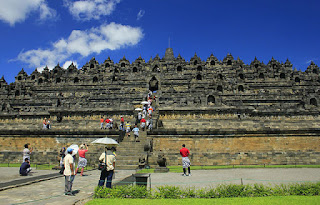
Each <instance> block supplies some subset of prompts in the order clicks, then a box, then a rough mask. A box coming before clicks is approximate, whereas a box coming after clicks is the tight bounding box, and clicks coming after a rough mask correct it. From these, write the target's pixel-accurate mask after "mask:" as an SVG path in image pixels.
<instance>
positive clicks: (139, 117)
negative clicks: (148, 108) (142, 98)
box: [138, 112, 142, 122]
mask: <svg viewBox="0 0 320 205" xmlns="http://www.w3.org/2000/svg"><path fill="white" fill-rule="evenodd" d="M141 119H142V113H141V112H138V121H139V122H140V120H141Z"/></svg>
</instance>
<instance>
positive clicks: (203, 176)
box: [148, 167, 320, 188]
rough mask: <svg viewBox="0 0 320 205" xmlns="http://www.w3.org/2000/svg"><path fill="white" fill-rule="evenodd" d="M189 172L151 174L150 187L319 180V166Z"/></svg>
mask: <svg viewBox="0 0 320 205" xmlns="http://www.w3.org/2000/svg"><path fill="white" fill-rule="evenodd" d="M181 171H182V168H181ZM191 174H192V176H182V173H161V174H160V173H157V174H151V184H152V188H156V187H157V186H162V185H174V186H181V187H196V188H203V187H214V186H217V185H219V184H230V183H232V184H241V179H242V183H243V184H255V183H260V184H265V185H275V184H289V183H301V182H319V181H320V168H287V169H284V168H270V169H269V168H264V169H258V168H255V169H244V168H241V169H216V170H194V171H192V167H191ZM148 183H149V181H148ZM148 187H149V184H148Z"/></svg>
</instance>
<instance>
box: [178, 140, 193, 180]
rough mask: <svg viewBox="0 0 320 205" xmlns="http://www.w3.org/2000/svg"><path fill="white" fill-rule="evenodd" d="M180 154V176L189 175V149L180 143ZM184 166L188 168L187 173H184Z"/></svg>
mask: <svg viewBox="0 0 320 205" xmlns="http://www.w3.org/2000/svg"><path fill="white" fill-rule="evenodd" d="M180 155H181V157H182V168H183V175H182V176H191V172H190V160H189V157H188V156H189V155H190V151H189V150H188V149H187V148H186V145H185V144H183V145H182V149H180ZM186 168H188V174H186Z"/></svg>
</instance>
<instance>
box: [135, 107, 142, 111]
mask: <svg viewBox="0 0 320 205" xmlns="http://www.w3.org/2000/svg"><path fill="white" fill-rule="evenodd" d="M134 110H136V111H141V110H142V109H141V108H139V107H138V108H136V109H134Z"/></svg>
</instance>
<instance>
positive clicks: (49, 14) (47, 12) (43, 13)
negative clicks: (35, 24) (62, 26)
mask: <svg viewBox="0 0 320 205" xmlns="http://www.w3.org/2000/svg"><path fill="white" fill-rule="evenodd" d="M56 17H57V11H56V10H54V9H52V8H49V7H48V5H47V4H41V5H40V20H46V19H54V18H56Z"/></svg>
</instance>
